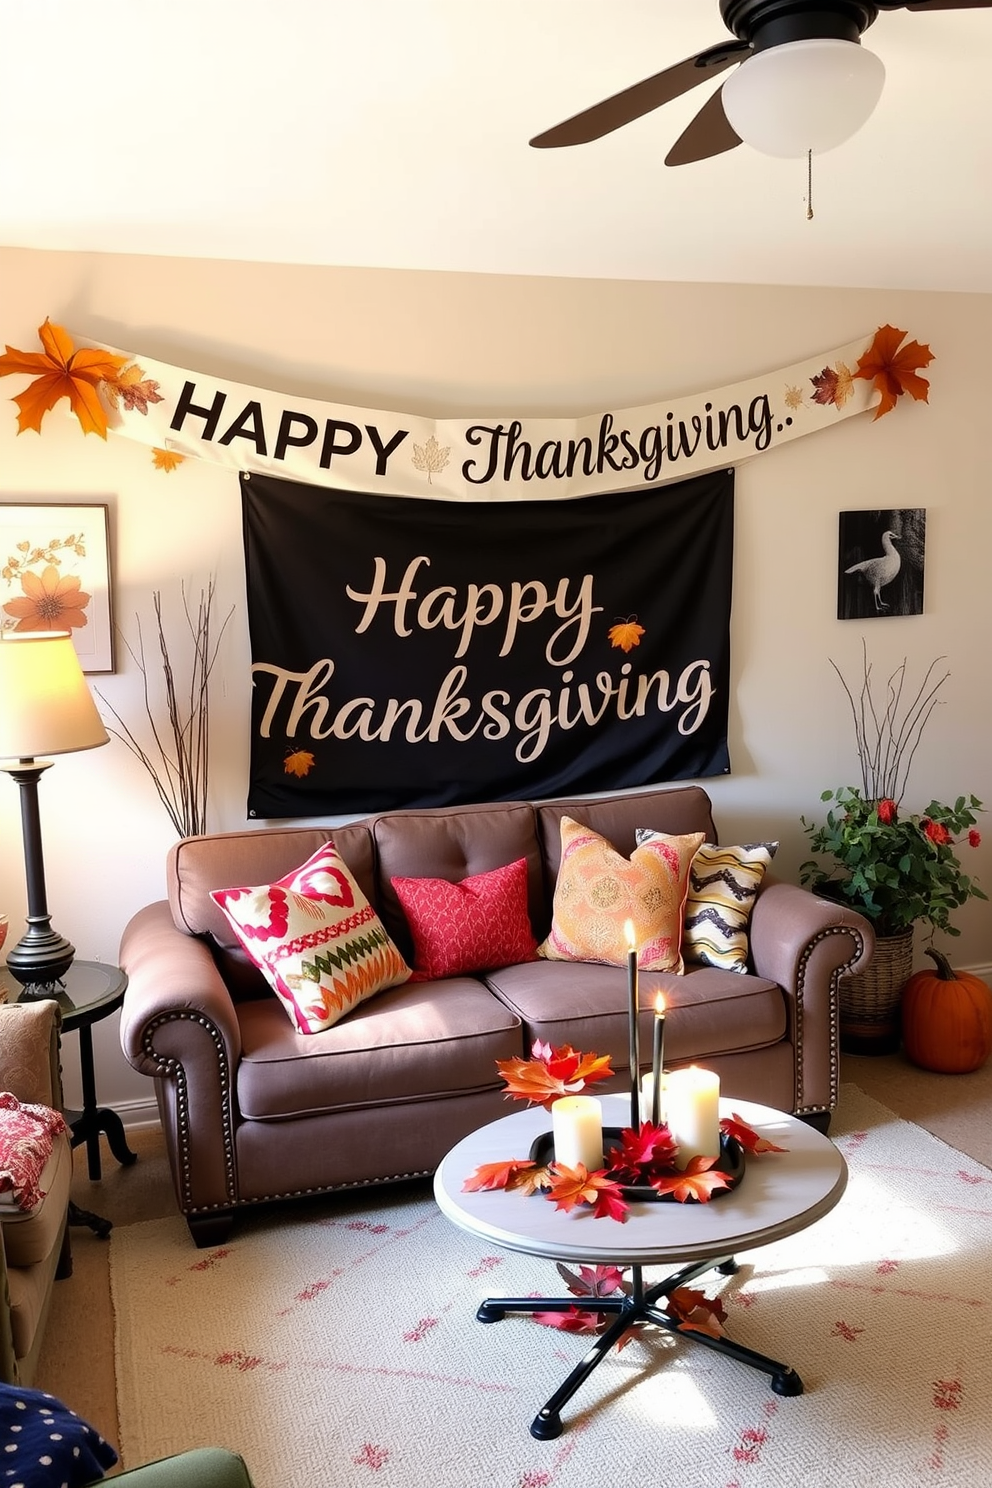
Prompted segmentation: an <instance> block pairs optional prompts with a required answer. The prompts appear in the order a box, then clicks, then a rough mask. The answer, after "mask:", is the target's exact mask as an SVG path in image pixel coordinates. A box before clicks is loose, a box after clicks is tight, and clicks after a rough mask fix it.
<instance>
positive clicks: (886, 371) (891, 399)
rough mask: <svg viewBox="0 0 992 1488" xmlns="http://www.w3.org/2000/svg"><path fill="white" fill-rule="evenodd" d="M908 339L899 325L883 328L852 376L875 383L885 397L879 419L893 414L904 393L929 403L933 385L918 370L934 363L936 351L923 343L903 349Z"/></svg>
mask: <svg viewBox="0 0 992 1488" xmlns="http://www.w3.org/2000/svg"><path fill="white" fill-rule="evenodd" d="M905 336H906V332H905V331H900V330H898V329H897V328H896V327H895V326H890V325H884V326H879V328H878V330H877V331H876V332H875V335H874V337H873V338H872V343H871V345H870V346H869V348H868V350H867V351H866V352H865V353H864V355H863V356H859V357H858V367H857V371H856V372H854V373H852V376H854V377H860V378H863V379H864V380H865V381H866V382H871V383H873V384H874V386H875V391H876V392H878V393H880V394H881V398H880V400H879V403H878V406H877V408H876V409H875V418H877V419H878V418H881V417H882V415H883V414H884V413H891V411H892V409H893V408H895V406H896V399H897V398H899V397H901V396H902V394H903V393H909V394H910V396H911V397H913V398H915V399H916V400H917V402H922V403H926V402H928V401H929V397H928V394H929V391H930V384H929V382H928V381H927V379H926V378H925V377H920V376H918V375H917V371H916V369H917V367H928V366H929V365H930V363H931V362H932V361H933V352H932V351H931V350H930V348H929V346H923V345H921V343H920V342H919V341H907V342H906V345H905V346H903V347H902V349H901V350H900V345H901V342H902V341H903V339H904V337H905Z"/></svg>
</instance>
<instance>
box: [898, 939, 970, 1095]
mask: <svg viewBox="0 0 992 1488" xmlns="http://www.w3.org/2000/svg"><path fill="white" fill-rule="evenodd" d="M927 955H928V956H930V957H931V959H932V960H933V961H934V963H935V965H936V968H937V969H936V971H930V970H929V969H927V970H926V971H917V972H914V974H913V975H912V976H911V977H910V979H909V981H908V982H907V983H906V985H905V987H904V988H903V994H902V1038H903V1046H904V1048H905V1050H906V1056H907V1058H909V1059H911V1060H912V1061H913V1063H914V1064H918V1065H919V1066H920V1067H921V1069H928V1070H936V1071H937V1072H938V1073H939V1074H942V1075H964V1074H967V1073H968V1072H969V1071H970V1070H976V1069H980V1068H981V1066H982V1065H983V1064H984V1063H985V1061H986V1060H987V1059H988V1057H989V1055H990V1054H992V992H990V991H989V988H988V987H987V986H986V984H985V982H983V981H982V979H981V977H977V976H974V975H973V974H972V973H971V972H970V971H952V969H951V965H950V962H949V961H948V959H947V957H946V956H944V955H942V954H941V952H940V951H935V950H934V949H933V948H932V947H931V948H930V949H928V951H927Z"/></svg>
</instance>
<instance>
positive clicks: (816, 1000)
mask: <svg viewBox="0 0 992 1488" xmlns="http://www.w3.org/2000/svg"><path fill="white" fill-rule="evenodd" d="M874 949H875V932H874V930H873V929H872V927H871V924H870V923H869V921H868V920H866V919H865V918H864V917H863V916H862V915H859V914H856V913H855V912H854V911H853V910H850V909H846V908H844V907H843V906H842V905H840V904H834V903H832V902H831V901H830V900H828V899H820V898H817V896H816V895H815V894H811V893H810V892H809V890H808V889H801V888H798V887H797V886H796V885H795V884H789V883H778V882H775V881H774V880H767V881H766V883H765V885H764V886H763V888H762V890H761V892H760V893H759V895H758V897H757V900H756V902H755V906H754V911H753V914H752V917H751V958H752V961H753V964H754V969H755V971H756V972H757V974H758V975H759V976H762V977H766V978H767V979H768V980H769V981H772V982H777V983H778V985H779V986H780V987H781V988H782V990H783V992H784V993H785V999H786V1007H787V1011H788V1018H789V1036H790V1038H791V1039H792V1041H793V1044H794V1045H795V1050H796V1092H795V1104H794V1110H795V1111H796V1112H797V1113H799V1114H802V1113H806V1112H817V1111H830V1110H832V1109H833V1107H834V1106H835V1105H836V1104H837V1093H838V1082H839V1075H840V1040H839V1031H838V1025H839V1001H838V986H839V982H840V979H841V977H843V976H849V975H850V974H851V973H852V972H855V971H860V970H862V969H863V968H864V967H865V966H867V965H868V962H869V961H870V960H871V957H872V954H873V952H874Z"/></svg>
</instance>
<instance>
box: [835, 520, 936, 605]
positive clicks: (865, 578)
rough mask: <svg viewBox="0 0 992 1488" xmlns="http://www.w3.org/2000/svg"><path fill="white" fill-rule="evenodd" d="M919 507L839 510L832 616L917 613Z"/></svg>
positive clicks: (922, 540) (921, 545)
mask: <svg viewBox="0 0 992 1488" xmlns="http://www.w3.org/2000/svg"><path fill="white" fill-rule="evenodd" d="M926 530H927V514H926V510H925V509H924V508H923V507H896V508H892V509H890V510H888V511H846V512H841V513H840V540H839V544H838V570H837V618H838V620H880V619H884V618H885V617H887V616H892V615H922V614H923V567H924V554H925V550H926Z"/></svg>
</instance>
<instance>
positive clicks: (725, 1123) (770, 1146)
mask: <svg viewBox="0 0 992 1488" xmlns="http://www.w3.org/2000/svg"><path fill="white" fill-rule="evenodd" d="M720 1130H721V1131H724V1132H726V1133H727V1136H728V1137H733V1138H734V1139H735V1140H736V1141H738V1142H740V1144H741V1146H742V1147H743V1148H744V1151H745V1152H788V1150H789V1149H788V1147H776V1146H775V1143H774V1142H769V1140H768V1138H767V1137H759V1136H758V1133H757V1132H756V1131H755V1129H754V1127H753V1126H748V1124H747V1122H746V1121H745V1120H744V1118H743V1116H738V1114H737V1112H736V1111H732V1112H731V1114H730V1115H729V1116H725V1117H724V1118H723V1120H722V1121H721V1122H720Z"/></svg>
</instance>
